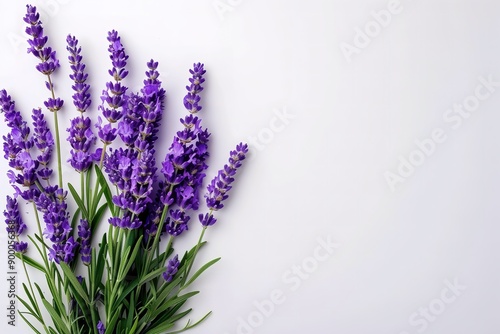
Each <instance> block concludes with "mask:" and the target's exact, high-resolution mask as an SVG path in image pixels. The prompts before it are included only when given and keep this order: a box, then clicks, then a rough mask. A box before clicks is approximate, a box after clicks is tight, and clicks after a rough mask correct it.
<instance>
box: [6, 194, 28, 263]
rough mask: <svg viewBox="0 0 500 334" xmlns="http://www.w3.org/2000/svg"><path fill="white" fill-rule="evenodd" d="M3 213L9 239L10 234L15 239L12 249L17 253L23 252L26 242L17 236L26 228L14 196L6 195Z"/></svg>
mask: <svg viewBox="0 0 500 334" xmlns="http://www.w3.org/2000/svg"><path fill="white" fill-rule="evenodd" d="M3 215H4V216H5V223H6V224H7V233H8V234H9V239H11V236H12V238H15V239H16V240H14V241H13V246H14V250H15V251H16V252H19V253H25V252H26V249H27V248H28V244H27V243H26V242H23V241H19V237H20V236H21V234H23V232H24V231H25V230H26V224H24V222H23V220H22V218H21V214H20V213H19V208H18V205H17V200H16V199H15V198H12V197H10V196H7V205H6V210H5V211H4V212H3ZM11 240H12V239H11Z"/></svg>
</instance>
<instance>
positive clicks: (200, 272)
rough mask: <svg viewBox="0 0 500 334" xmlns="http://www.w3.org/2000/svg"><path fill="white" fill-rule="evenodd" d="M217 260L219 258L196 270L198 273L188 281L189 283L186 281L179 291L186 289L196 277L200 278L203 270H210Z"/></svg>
mask: <svg viewBox="0 0 500 334" xmlns="http://www.w3.org/2000/svg"><path fill="white" fill-rule="evenodd" d="M219 260H220V257H218V258H216V259H213V260H212V261H210V262H208V263H206V264H205V265H204V266H203V267H201V268H200V269H198V271H197V272H196V273H195V274H194V275H193V276H192V277H191V278H190V279H189V281H187V283H186V284H185V285H184V286H183V287H182V288H181V290H182V289H184V288H185V287H187V286H188V285H190V284H191V283H193V282H194V281H195V280H196V279H197V278H198V276H200V275H201V274H202V273H203V272H204V271H205V270H207V269H208V268H210V267H211V266H212V265H214V264H215V263H217V262H218V261H219Z"/></svg>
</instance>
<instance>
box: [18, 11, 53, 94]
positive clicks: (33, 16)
mask: <svg viewBox="0 0 500 334" xmlns="http://www.w3.org/2000/svg"><path fill="white" fill-rule="evenodd" d="M26 8H27V11H26V15H25V16H24V22H26V23H27V24H28V27H27V28H26V33H27V34H28V35H29V36H31V39H29V40H28V43H29V45H30V47H29V48H28V53H31V54H33V55H34V56H35V57H36V58H38V59H39V60H40V63H39V64H38V65H37V66H36V69H37V70H38V71H39V72H40V73H43V74H45V75H51V74H52V73H53V72H54V71H55V70H56V69H57V68H58V67H59V61H58V60H57V57H56V52H55V51H53V50H52V48H50V47H47V46H45V45H46V44H47V41H48V39H49V38H48V37H47V36H45V35H44V33H43V26H42V21H40V14H39V13H38V12H37V10H36V7H34V6H31V5H27V6H26ZM47 88H48V89H49V90H52V88H53V87H52V84H51V83H50V81H49V82H47Z"/></svg>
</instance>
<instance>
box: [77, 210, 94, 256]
mask: <svg viewBox="0 0 500 334" xmlns="http://www.w3.org/2000/svg"><path fill="white" fill-rule="evenodd" d="M78 236H79V237H80V254H81V256H82V262H83V264H85V265H89V264H90V260H91V256H92V251H91V247H90V226H89V223H88V222H87V220H86V219H81V220H80V225H79V226H78Z"/></svg>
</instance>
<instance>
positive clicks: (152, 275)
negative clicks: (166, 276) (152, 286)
mask: <svg viewBox="0 0 500 334" xmlns="http://www.w3.org/2000/svg"><path fill="white" fill-rule="evenodd" d="M164 272H165V268H158V269H156V270H155V271H152V272H150V273H149V274H147V275H145V276H144V277H142V278H141V280H140V281H139V285H142V284H144V283H146V282H148V281H150V280H152V279H153V278H156V277H158V276H160V275H161V274H163V273H164Z"/></svg>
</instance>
